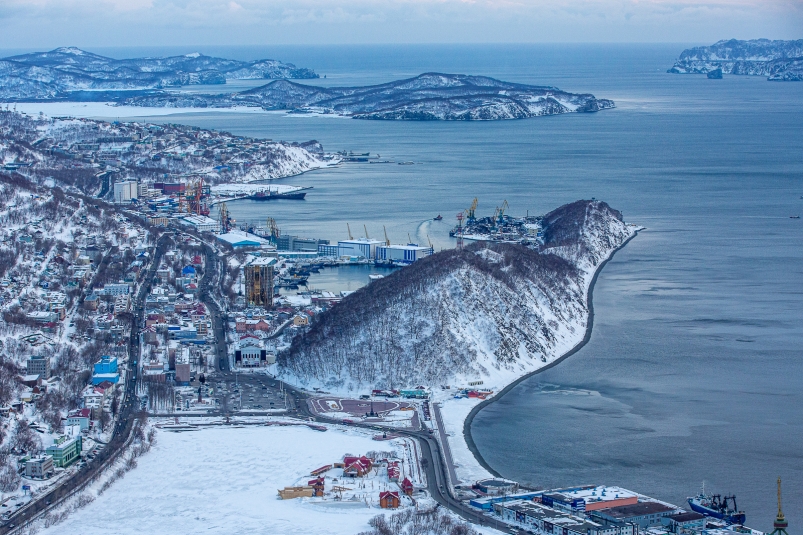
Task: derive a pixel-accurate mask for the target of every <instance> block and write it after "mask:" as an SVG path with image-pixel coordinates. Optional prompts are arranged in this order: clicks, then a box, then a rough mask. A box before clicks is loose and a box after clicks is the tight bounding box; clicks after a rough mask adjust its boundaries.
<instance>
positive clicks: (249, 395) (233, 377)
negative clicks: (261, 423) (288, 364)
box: [207, 372, 286, 412]
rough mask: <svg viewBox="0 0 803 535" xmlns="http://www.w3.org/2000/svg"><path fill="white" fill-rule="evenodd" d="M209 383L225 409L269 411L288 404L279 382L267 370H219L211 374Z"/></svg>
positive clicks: (218, 405) (220, 408)
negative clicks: (260, 371)
mask: <svg viewBox="0 0 803 535" xmlns="http://www.w3.org/2000/svg"><path fill="white" fill-rule="evenodd" d="M207 385H208V386H209V387H210V388H211V389H212V392H213V394H212V396H213V397H214V398H215V399H216V400H217V403H216V404H217V409H218V410H221V411H225V410H226V409H228V410H229V411H231V412H235V411H268V410H279V409H285V408H286V405H285V399H284V394H283V393H282V392H281V391H280V390H279V382H278V381H276V380H275V379H272V378H271V377H269V376H267V375H265V374H256V373H254V374H251V373H233V372H218V373H215V374H212V375H211V376H210V377H209V380H208V382H207Z"/></svg>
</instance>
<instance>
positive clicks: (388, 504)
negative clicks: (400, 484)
mask: <svg viewBox="0 0 803 535" xmlns="http://www.w3.org/2000/svg"><path fill="white" fill-rule="evenodd" d="M399 505H401V498H400V497H399V493H398V492H396V491H394V490H386V491H384V492H380V493H379V507H381V508H382V509H396V508H398V507H399Z"/></svg>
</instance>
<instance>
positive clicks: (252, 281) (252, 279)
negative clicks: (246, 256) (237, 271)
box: [243, 257, 276, 308]
mask: <svg viewBox="0 0 803 535" xmlns="http://www.w3.org/2000/svg"><path fill="white" fill-rule="evenodd" d="M275 264H276V259H275V258H268V257H258V258H255V259H254V260H252V261H251V262H249V263H247V264H246V265H245V266H243V275H244V278H245V296H246V302H247V303H248V306H257V307H263V308H271V307H273V268H274V266H275Z"/></svg>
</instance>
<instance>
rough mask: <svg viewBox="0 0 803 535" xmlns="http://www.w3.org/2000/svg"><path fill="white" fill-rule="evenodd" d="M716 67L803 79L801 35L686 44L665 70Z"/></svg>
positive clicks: (678, 71) (774, 77) (686, 71)
mask: <svg viewBox="0 0 803 535" xmlns="http://www.w3.org/2000/svg"><path fill="white" fill-rule="evenodd" d="M716 69H722V72H723V73H725V74H744V75H751V76H766V77H767V79H768V80H773V81H803V39H798V40H797V41H771V40H769V39H753V40H750V41H739V40H737V39H730V40H726V41H719V42H717V43H714V44H713V45H711V46H700V47H695V48H689V49H686V50H684V51H683V53H681V54H680V57H679V58H678V60H677V61H676V62H675V65H674V66H672V68H671V69H669V71H667V72H670V73H673V74H708V73H709V72H712V71H715V70H716Z"/></svg>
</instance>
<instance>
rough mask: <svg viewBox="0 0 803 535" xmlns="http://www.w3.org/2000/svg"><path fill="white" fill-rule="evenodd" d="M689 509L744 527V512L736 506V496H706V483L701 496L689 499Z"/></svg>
mask: <svg viewBox="0 0 803 535" xmlns="http://www.w3.org/2000/svg"><path fill="white" fill-rule="evenodd" d="M689 507H691V509H692V511H695V512H697V513H700V514H703V515H706V516H710V517H713V518H718V519H720V520H724V521H725V522H728V523H729V524H739V525H744V522H745V514H744V511H739V509H738V507H737V506H736V496H733V495H731V496H722V495H720V494H706V493H705V483H703V488H702V490H701V491H700V494H698V495H697V496H694V497H692V498H689Z"/></svg>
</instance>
